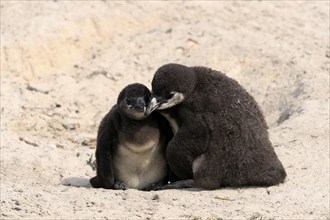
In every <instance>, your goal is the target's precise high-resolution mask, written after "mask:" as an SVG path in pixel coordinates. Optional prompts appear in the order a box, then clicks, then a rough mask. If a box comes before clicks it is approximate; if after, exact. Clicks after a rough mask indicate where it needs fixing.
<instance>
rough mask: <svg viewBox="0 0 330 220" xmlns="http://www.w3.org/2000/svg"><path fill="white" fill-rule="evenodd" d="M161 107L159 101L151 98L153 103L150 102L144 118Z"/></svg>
mask: <svg viewBox="0 0 330 220" xmlns="http://www.w3.org/2000/svg"><path fill="white" fill-rule="evenodd" d="M159 105H160V102H158V101H157V99H156V97H154V96H151V101H150V102H149V104H148V106H147V109H146V111H145V113H144V116H145V117H147V116H148V115H150V114H151V112H153V111H155V110H156V109H157V108H158V107H159Z"/></svg>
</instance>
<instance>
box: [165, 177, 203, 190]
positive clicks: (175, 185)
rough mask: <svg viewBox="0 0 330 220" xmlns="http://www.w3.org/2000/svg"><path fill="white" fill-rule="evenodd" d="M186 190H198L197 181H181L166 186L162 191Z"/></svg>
mask: <svg viewBox="0 0 330 220" xmlns="http://www.w3.org/2000/svg"><path fill="white" fill-rule="evenodd" d="M184 188H196V184H195V181H194V180H193V179H188V180H179V181H176V182H172V183H169V184H166V185H164V186H163V187H162V189H184Z"/></svg>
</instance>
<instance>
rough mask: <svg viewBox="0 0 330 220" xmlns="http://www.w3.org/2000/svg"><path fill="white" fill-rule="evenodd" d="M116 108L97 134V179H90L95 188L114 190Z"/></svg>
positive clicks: (104, 119) (108, 115)
mask: <svg viewBox="0 0 330 220" xmlns="http://www.w3.org/2000/svg"><path fill="white" fill-rule="evenodd" d="M116 116H117V115H116V106H114V107H113V108H112V109H111V110H110V112H109V113H108V114H107V115H106V116H105V117H104V118H103V120H102V121H101V124H100V126H99V130H98V134H97V144H96V145H97V146H96V153H95V155H96V174H97V176H96V177H93V178H92V179H90V183H91V185H92V186H93V187H95V188H106V189H113V188H114V172H113V165H112V151H113V148H114V144H115V141H116V135H117V132H116V128H115V125H114V120H115V118H116Z"/></svg>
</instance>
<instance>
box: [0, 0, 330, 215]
mask: <svg viewBox="0 0 330 220" xmlns="http://www.w3.org/2000/svg"><path fill="white" fill-rule="evenodd" d="M328 9H329V2H326V1H324V2H260V1H258V2H195V1H193V2H177V3H175V4H174V3H168V2H128V3H126V2H111V1H89V2H74V1H72V2H70V1H64V2H62V1H38V2H36V1H14V2H13V1H3V2H1V172H0V175H1V176H0V179H1V182H0V183H1V189H0V190H1V218H4V219H7V218H8V219H17V218H55V217H60V218H67V219H72V218H77V216H79V218H82V219H83V218H85V219H87V218H88V219H90V218H97V219H100V218H109V219H123V218H132V219H136V218H143V219H146V218H153V219H160V218H172V219H178V218H179V219H184V218H195V219H199V218H201V219H206V218H210V219H216V218H251V219H257V218H258V219H261V218H262V219H265V218H266V219H267V218H279V219H293V218H295V219H297V218H299V219H306V218H313V219H326V218H329V62H330V61H329V54H330V47H329V30H328V27H329V10H328ZM169 62H175V63H182V64H185V65H187V66H195V65H201V66H208V67H211V68H212V69H217V70H221V71H222V72H225V73H227V75H228V76H230V77H232V78H234V79H236V80H237V81H239V83H240V84H242V85H243V86H244V87H245V88H246V89H247V90H248V91H249V92H250V93H251V94H252V95H253V96H254V97H255V99H256V100H257V102H258V103H259V104H260V106H261V108H262V110H263V113H264V115H265V116H266V119H267V123H268V126H269V133H270V137H271V141H272V143H273V145H274V146H275V151H276V153H277V155H278V156H279V158H280V160H281V161H282V162H283V165H284V167H285V169H286V171H287V174H288V177H287V180H286V182H285V183H284V184H281V185H279V186H275V187H269V188H242V189H236V188H233V189H232V188H231V189H228V188H225V189H220V190H216V191H198V190H197V191H184V190H173V191H172V190H170V191H160V192H157V193H156V192H140V191H137V190H128V191H125V192H124V191H111V190H103V189H91V188H89V185H88V182H86V180H87V179H89V178H90V177H92V176H93V175H94V173H95V171H94V170H93V169H95V164H94V163H93V161H94V155H93V154H94V151H95V149H94V148H95V137H96V133H97V127H98V124H99V122H100V120H101V118H102V116H103V115H104V114H105V113H106V112H107V111H108V110H109V108H110V107H111V106H112V105H113V104H114V103H115V101H116V97H117V95H118V93H119V91H121V89H122V88H123V87H124V86H126V85H127V84H129V83H133V82H140V83H143V84H145V85H147V86H148V87H149V88H150V87H151V86H150V82H151V79H152V76H153V74H154V72H155V71H156V69H157V68H158V67H160V66H161V65H163V64H165V63H169ZM75 186H77V187H75ZM79 186H80V187H79ZM156 197H157V199H155V198H156ZM114 203H115V204H117V205H114ZM72 210H73V211H72ZM169 210H170V211H169Z"/></svg>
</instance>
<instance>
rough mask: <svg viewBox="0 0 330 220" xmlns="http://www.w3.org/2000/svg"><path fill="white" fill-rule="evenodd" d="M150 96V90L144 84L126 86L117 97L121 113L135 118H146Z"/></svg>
mask: <svg viewBox="0 0 330 220" xmlns="http://www.w3.org/2000/svg"><path fill="white" fill-rule="evenodd" d="M150 96H151V94H150V90H149V89H148V88H147V87H146V86H144V85H142V84H139V83H134V84H130V85H128V86H126V87H125V88H124V89H123V90H122V91H121V92H120V93H119V96H118V99H117V106H118V109H119V113H120V114H122V115H124V116H126V117H128V118H130V119H133V120H144V119H145V118H146V116H145V112H146V109H147V105H148V103H149V101H150Z"/></svg>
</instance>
